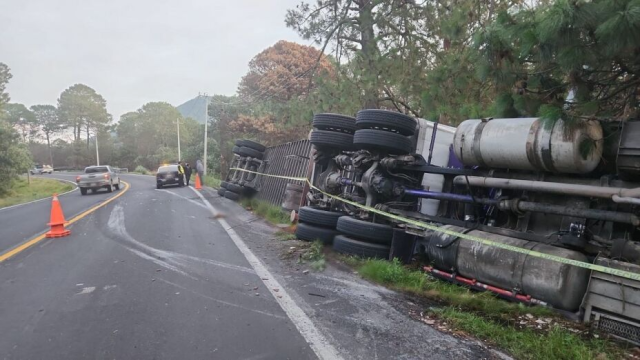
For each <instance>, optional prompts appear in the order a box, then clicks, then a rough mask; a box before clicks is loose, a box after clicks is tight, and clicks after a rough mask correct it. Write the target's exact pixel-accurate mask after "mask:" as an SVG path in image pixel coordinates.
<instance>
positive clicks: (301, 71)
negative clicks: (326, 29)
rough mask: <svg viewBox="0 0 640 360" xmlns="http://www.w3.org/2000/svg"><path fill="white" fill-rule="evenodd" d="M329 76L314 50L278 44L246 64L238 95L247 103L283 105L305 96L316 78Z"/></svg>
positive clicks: (330, 70) (324, 60)
mask: <svg viewBox="0 0 640 360" xmlns="http://www.w3.org/2000/svg"><path fill="white" fill-rule="evenodd" d="M333 73H334V69H333V65H332V63H331V61H330V60H329V59H328V58H327V57H326V56H324V55H322V54H321V53H320V51H319V50H317V49H316V48H314V47H311V46H306V45H300V44H296V43H293V42H289V41H284V40H281V41H278V42H277V43H276V44H275V45H273V46H271V47H269V48H267V49H265V50H263V51H262V52H261V53H259V54H258V55H256V56H255V57H254V58H253V59H252V60H251V62H249V71H248V72H247V74H246V75H245V76H244V77H243V78H242V80H241V81H240V84H239V85H238V94H239V95H240V97H242V98H245V99H246V100H248V101H263V100H273V101H277V102H286V101H289V100H292V99H295V98H300V97H303V96H305V95H307V94H309V92H310V91H311V90H312V89H313V88H314V87H315V85H316V80H315V78H316V77H317V76H332V74H333Z"/></svg>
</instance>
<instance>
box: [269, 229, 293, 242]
mask: <svg viewBox="0 0 640 360" xmlns="http://www.w3.org/2000/svg"><path fill="white" fill-rule="evenodd" d="M273 236H274V237H275V238H276V239H277V240H280V241H289V240H295V239H296V235H295V234H292V233H290V232H287V231H283V230H278V231H276V233H275V234H273Z"/></svg>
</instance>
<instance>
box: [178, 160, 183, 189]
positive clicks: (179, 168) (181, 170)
mask: <svg viewBox="0 0 640 360" xmlns="http://www.w3.org/2000/svg"><path fill="white" fill-rule="evenodd" d="M178 174H180V177H181V178H182V185H180V186H184V166H182V161H178Z"/></svg>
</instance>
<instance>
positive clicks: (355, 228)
mask: <svg viewBox="0 0 640 360" xmlns="http://www.w3.org/2000/svg"><path fill="white" fill-rule="evenodd" d="M336 229H337V230H338V231H340V232H341V233H343V234H346V235H349V236H351V237H354V238H356V239H361V240H363V241H366V242H370V243H376V244H385V245H389V244H391V239H393V228H392V227H391V226H389V225H385V224H376V223H373V222H369V221H364V220H358V219H356V218H353V217H351V216H343V217H341V218H340V219H338V223H337V225H336Z"/></svg>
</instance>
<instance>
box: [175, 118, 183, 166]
mask: <svg viewBox="0 0 640 360" xmlns="http://www.w3.org/2000/svg"><path fill="white" fill-rule="evenodd" d="M176 125H177V126H178V162H180V160H182V157H180V118H177V119H176Z"/></svg>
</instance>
